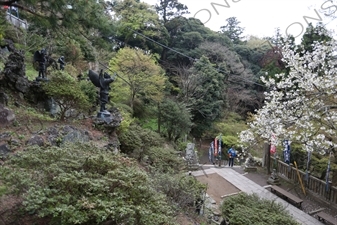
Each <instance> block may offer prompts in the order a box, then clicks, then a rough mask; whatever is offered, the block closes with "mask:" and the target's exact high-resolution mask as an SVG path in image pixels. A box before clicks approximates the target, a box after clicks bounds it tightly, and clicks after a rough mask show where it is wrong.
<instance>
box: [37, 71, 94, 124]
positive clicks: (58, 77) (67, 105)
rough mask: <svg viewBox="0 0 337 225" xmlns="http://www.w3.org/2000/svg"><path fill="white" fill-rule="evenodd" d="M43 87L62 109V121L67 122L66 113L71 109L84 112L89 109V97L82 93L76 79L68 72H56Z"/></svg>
mask: <svg viewBox="0 0 337 225" xmlns="http://www.w3.org/2000/svg"><path fill="white" fill-rule="evenodd" d="M42 87H43V89H44V91H45V92H46V93H47V95H49V96H50V97H53V98H54V100H55V102H56V103H57V104H58V106H59V107H60V119H61V120H65V115H66V112H67V111H68V110H70V109H78V110H83V111H87V110H88V109H89V106H90V104H89V102H88V97H87V96H86V95H85V94H84V93H83V92H82V90H81V88H80V85H79V84H78V82H77V81H76V80H75V78H73V77H72V76H71V75H69V74H68V73H66V72H62V71H56V72H55V73H54V74H53V77H52V78H51V80H50V81H48V82H46V83H44V85H43V86H42Z"/></svg>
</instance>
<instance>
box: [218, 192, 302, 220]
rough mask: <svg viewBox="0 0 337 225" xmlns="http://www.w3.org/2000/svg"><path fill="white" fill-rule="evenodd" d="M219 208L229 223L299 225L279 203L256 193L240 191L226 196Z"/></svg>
mask: <svg viewBox="0 0 337 225" xmlns="http://www.w3.org/2000/svg"><path fill="white" fill-rule="evenodd" d="M220 208H221V213H222V216H223V217H224V218H227V220H229V223H230V224H231V225H242V224H259V225H270V224H287V225H299V224H298V223H297V222H296V221H295V220H294V219H293V218H292V217H291V216H290V215H289V213H288V212H287V211H286V209H285V207H284V206H282V205H281V204H280V203H276V202H275V201H270V200H266V199H261V198H259V197H258V196H257V195H256V194H253V195H248V194H245V193H240V194H238V195H234V196H230V197H227V198H225V199H224V201H223V202H222V204H221V206H220Z"/></svg>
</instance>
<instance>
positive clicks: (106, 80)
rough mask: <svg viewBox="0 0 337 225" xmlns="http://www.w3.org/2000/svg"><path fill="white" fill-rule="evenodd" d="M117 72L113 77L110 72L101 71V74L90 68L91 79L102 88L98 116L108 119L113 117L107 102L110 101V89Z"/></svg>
mask: <svg viewBox="0 0 337 225" xmlns="http://www.w3.org/2000/svg"><path fill="white" fill-rule="evenodd" d="M115 77H116V74H115V75H114V76H113V77H111V76H110V75H109V74H108V73H106V72H103V70H101V71H100V73H99V75H97V73H95V72H94V71H92V70H89V78H90V81H91V82H92V83H93V84H94V85H95V86H96V87H99V88H100V91H99V101H100V111H99V113H98V114H97V117H98V118H102V119H106V118H108V117H111V113H110V112H109V111H108V110H106V104H107V103H108V102H109V91H110V83H112V82H114V80H115Z"/></svg>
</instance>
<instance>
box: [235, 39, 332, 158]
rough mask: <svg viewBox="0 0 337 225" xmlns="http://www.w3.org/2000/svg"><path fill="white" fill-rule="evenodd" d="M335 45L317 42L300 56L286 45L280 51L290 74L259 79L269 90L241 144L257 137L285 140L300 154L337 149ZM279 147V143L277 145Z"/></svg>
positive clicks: (330, 42) (323, 152) (242, 136)
mask: <svg viewBox="0 0 337 225" xmlns="http://www.w3.org/2000/svg"><path fill="white" fill-rule="evenodd" d="M336 49H337V42H336V41H335V40H333V39H332V40H331V41H323V42H317V43H315V44H314V45H313V51H312V52H310V51H306V52H303V56H300V55H299V54H298V53H297V49H296V48H295V49H293V46H292V45H289V44H287V45H286V46H285V47H284V49H283V55H284V58H283V60H284V62H285V63H286V64H287V66H288V67H289V71H290V72H289V74H286V73H281V74H277V75H276V77H277V78H278V79H279V81H278V82H276V81H275V79H273V78H269V79H264V78H263V79H262V81H263V82H264V83H265V84H266V86H267V87H268V88H269V91H268V92H267V93H266V94H265V95H266V101H265V104H264V106H263V107H262V108H261V109H259V110H258V111H257V114H256V118H255V120H254V121H253V122H251V123H250V129H249V130H247V131H245V132H243V133H242V134H241V140H242V141H243V142H247V143H252V142H254V140H257V136H260V138H263V139H264V140H265V141H269V140H270V138H271V135H275V136H276V137H277V139H278V140H284V139H288V140H290V141H293V142H294V143H298V144H301V145H302V149H303V151H317V152H320V153H321V154H325V153H326V152H329V151H330V150H332V151H334V149H335V147H336V142H337V140H336V138H335V137H336V134H337V130H336V126H335V119H334V118H335V117H336V116H337V115H336V108H337V107H336V104H337V102H336V99H335V97H334V96H335V95H336V88H335V85H336V84H335V80H336V79H335V74H336V72H337V71H336V61H335V60H327V59H333V58H334V57H335V54H336ZM276 144H280V143H278V142H277V143H276Z"/></svg>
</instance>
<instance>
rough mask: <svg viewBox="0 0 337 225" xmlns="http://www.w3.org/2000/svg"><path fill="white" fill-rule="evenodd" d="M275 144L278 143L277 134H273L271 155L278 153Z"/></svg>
mask: <svg viewBox="0 0 337 225" xmlns="http://www.w3.org/2000/svg"><path fill="white" fill-rule="evenodd" d="M275 142H276V137H275V134H272V135H271V139H270V153H271V154H275V153H276V146H275Z"/></svg>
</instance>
